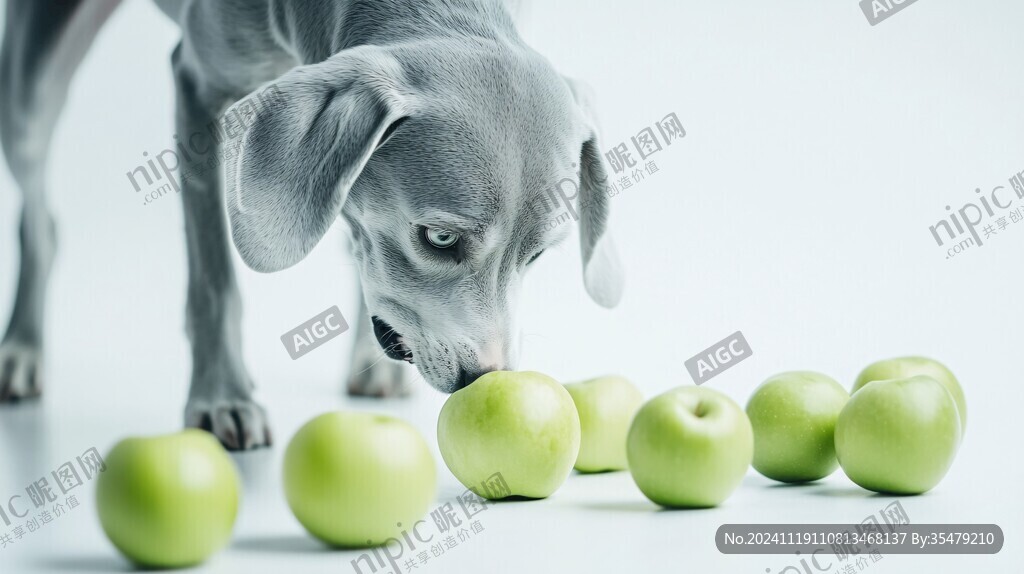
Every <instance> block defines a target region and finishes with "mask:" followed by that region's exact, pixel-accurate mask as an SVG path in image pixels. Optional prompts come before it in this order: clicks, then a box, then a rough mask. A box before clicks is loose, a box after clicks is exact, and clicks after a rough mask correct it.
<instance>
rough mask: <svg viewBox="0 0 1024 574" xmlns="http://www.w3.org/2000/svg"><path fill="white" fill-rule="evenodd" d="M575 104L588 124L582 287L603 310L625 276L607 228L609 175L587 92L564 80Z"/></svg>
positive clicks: (615, 299)
mask: <svg viewBox="0 0 1024 574" xmlns="http://www.w3.org/2000/svg"><path fill="white" fill-rule="evenodd" d="M565 80H566V83H568V84H569V88H570V89H571V90H572V93H573V96H574V97H575V98H576V104H577V105H578V106H579V107H580V110H581V112H582V113H583V115H584V117H585V118H586V122H587V123H588V124H589V131H590V137H589V138H588V139H587V140H586V141H585V142H583V148H582V150H581V152H580V191H579V214H580V253H581V255H582V256H583V285H584V286H585V287H586V288H587V293H589V294H590V297H591V298H592V299H593V300H594V301H595V302H597V304H598V305H601V306H602V307H608V308H611V307H614V306H616V305H618V304H619V300H620V299H622V290H623V286H624V282H625V281H624V277H623V272H622V264H621V262H620V261H619V253H618V250H617V249H616V248H615V243H614V242H613V241H612V235H611V232H610V231H609V229H608V211H609V209H608V208H609V205H608V204H609V200H610V198H609V196H608V174H607V172H606V171H605V169H604V164H602V163H601V151H600V148H599V147H598V143H597V119H596V117H595V114H594V108H593V106H592V104H591V97H590V93H589V90H588V89H587V88H586V87H585V86H583V85H581V84H580V83H579V82H577V81H575V80H572V79H569V78H566V79H565Z"/></svg>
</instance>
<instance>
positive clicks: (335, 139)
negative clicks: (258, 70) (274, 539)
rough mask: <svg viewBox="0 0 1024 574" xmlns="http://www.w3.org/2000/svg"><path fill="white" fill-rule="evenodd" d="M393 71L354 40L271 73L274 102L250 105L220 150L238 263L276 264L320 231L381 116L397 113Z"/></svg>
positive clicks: (260, 267) (384, 124) (298, 252)
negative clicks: (315, 59)
mask: <svg viewBox="0 0 1024 574" xmlns="http://www.w3.org/2000/svg"><path fill="white" fill-rule="evenodd" d="M400 75H401V71H400V70H399V68H398V64H397V62H395V61H394V60H393V59H392V58H391V57H390V56H389V55H387V54H385V53H384V52H383V51H382V50H380V49H377V48H355V49H352V50H346V51H343V52H341V53H339V54H337V55H335V56H333V57H332V58H330V59H328V60H326V61H324V62H321V63H318V64H313V65H308V66H300V67H298V68H295V69H294V70H292V71H290V72H288V73H287V74H285V75H284V76H282V77H281V78H280V79H279V80H277V81H276V82H275V83H274V87H275V88H276V98H275V99H276V105H273V106H267V107H264V108H263V109H260V110H257V111H256V112H255V117H254V118H253V119H252V121H251V123H250V124H249V126H248V129H247V130H246V131H245V133H244V134H243V135H242V136H241V137H240V140H239V142H238V148H237V153H232V154H226V155H227V158H226V160H225V171H224V173H225V184H226V185H225V187H226V199H227V207H228V217H229V220H230V222H231V235H232V237H233V238H234V242H235V246H236V247H237V248H238V252H239V254H240V255H241V256H242V259H243V260H244V261H245V263H246V264H247V265H249V266H250V267H252V268H253V269H255V270H256V271H262V272H270V271H279V270H281V269H284V268H286V267H289V266H291V265H294V264H295V263H298V262H299V261H300V260H302V259H303V258H304V257H305V256H306V255H307V254H309V252H310V251H311V250H312V249H313V247H314V246H315V245H316V244H317V243H318V242H319V241H320V239H321V238H323V236H324V234H325V233H326V232H327V230H328V229H329V228H330V226H331V224H332V223H333V222H334V220H335V219H336V218H337V217H338V214H339V213H340V211H341V206H342V204H343V203H344V201H345V197H346V195H347V194H348V191H349V189H350V188H351V187H352V184H353V183H354V182H355V180H356V178H357V177H359V174H360V172H362V170H363V166H365V165H366V162H367V161H368V160H369V159H370V156H371V154H372V153H373V151H374V149H376V147H377V146H378V145H379V144H380V143H381V141H382V139H383V137H384V136H385V133H386V132H388V128H389V126H391V125H392V124H396V122H397V121H398V120H400V119H402V118H403V117H404V109H403V107H404V100H403V97H402V96H401V95H400V93H399V90H398V89H397V87H396V82H397V79H398V78H399V77H400ZM238 105H240V104H236V106H238ZM230 113H231V111H229V112H228V114H230Z"/></svg>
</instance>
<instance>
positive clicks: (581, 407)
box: [565, 377, 644, 472]
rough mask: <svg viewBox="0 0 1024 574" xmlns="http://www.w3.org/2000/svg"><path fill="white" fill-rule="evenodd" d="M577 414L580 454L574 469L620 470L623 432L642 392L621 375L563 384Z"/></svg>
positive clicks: (623, 455)
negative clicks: (578, 417)
mask: <svg viewBox="0 0 1024 574" xmlns="http://www.w3.org/2000/svg"><path fill="white" fill-rule="evenodd" d="M565 390H567V391H569V394H570V395H571V396H572V400H573V402H574V403H576V411H577V412H578V413H579V415H580V431H581V435H580V454H579V456H577V457H576V470H578V471H580V472H602V471H606V470H622V469H624V468H626V467H627V466H628V462H627V461H626V435H627V434H628V433H629V423H631V422H633V415H635V414H636V411H638V410H640V406H641V405H642V404H643V403H644V395H643V393H641V392H640V390H639V389H637V388H636V387H635V386H633V383H631V382H629V381H628V380H627V379H625V378H624V377H600V378H596V379H590V380H588V381H583V382H580V383H570V384H567V385H565Z"/></svg>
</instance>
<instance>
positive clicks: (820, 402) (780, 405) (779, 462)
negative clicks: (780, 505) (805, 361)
mask: <svg viewBox="0 0 1024 574" xmlns="http://www.w3.org/2000/svg"><path fill="white" fill-rule="evenodd" d="M849 399H850V394H849V393H847V392H846V389H844V388H843V387H842V385H840V384H839V383H837V382H836V381H835V380H834V379H832V378H831V377H829V376H827V375H823V374H821V373H815V372H813V371H791V372H787V373H780V374H778V375H775V376H773V377H771V378H769V379H768V380H767V381H765V382H763V383H761V386H759V387H758V388H757V390H755V391H754V394H753V395H752V396H751V397H750V401H749V402H748V403H747V416H749V417H750V424H751V426H752V427H753V429H754V468H755V469H757V471H758V472H760V473H761V474H763V475H765V476H767V477H768V478H771V479H774V480H779V481H782V482H807V481H811V480H818V479H819V478H824V477H826V476H828V475H830V474H832V472H833V471H834V470H835V469H836V468H837V467H838V466H839V462H838V461H837V460H836V448H835V439H834V434H835V429H836V419H837V418H839V411H841V410H843V406H844V405H845V404H846V401H848V400H849Z"/></svg>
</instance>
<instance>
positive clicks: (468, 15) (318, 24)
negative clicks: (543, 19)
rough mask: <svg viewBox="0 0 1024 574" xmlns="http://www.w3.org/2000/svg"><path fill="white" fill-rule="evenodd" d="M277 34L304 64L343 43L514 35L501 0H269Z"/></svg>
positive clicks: (327, 54) (335, 50)
mask: <svg viewBox="0 0 1024 574" xmlns="http://www.w3.org/2000/svg"><path fill="white" fill-rule="evenodd" d="M269 9H270V23H271V27H272V29H273V31H274V34H275V36H276V37H277V38H278V39H279V41H282V42H283V43H285V44H286V46H287V47H288V49H289V51H290V52H292V53H293V54H294V55H295V56H296V57H297V58H298V59H299V61H300V62H301V63H302V64H312V63H316V62H322V61H324V60H326V59H327V58H329V57H331V56H332V55H334V54H337V53H338V52H340V51H342V50H345V49H347V48H353V47H356V46H361V45H368V44H372V45H378V46H383V45H393V44H400V43H407V42H417V41H423V40H428V39H432V38H438V39H439V38H451V37H459V36H463V37H469V36H474V37H478V38H486V39H491V40H496V41H497V40H501V39H506V40H511V39H513V38H517V35H516V32H515V26H514V24H513V22H512V19H511V17H510V16H509V13H508V11H507V10H506V7H505V4H504V3H503V1H502V0H388V1H386V2H384V1H381V0H308V1H303V2H292V1H288V0H269Z"/></svg>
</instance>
